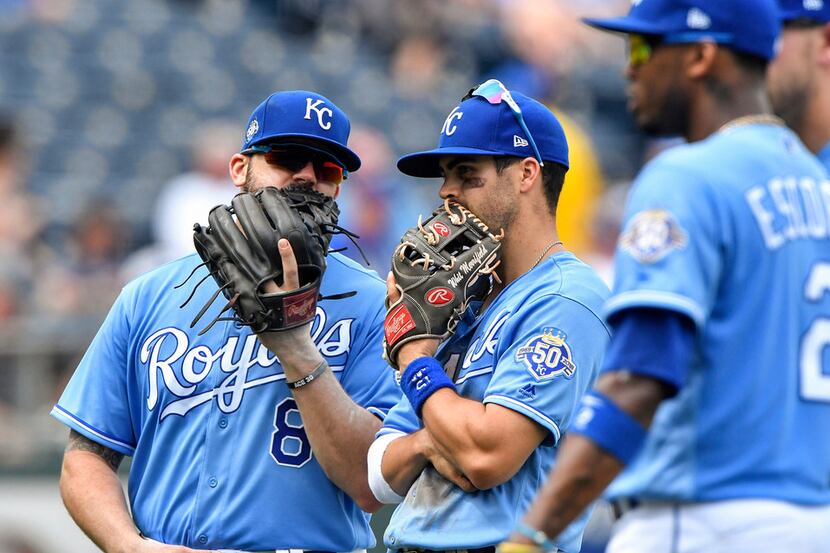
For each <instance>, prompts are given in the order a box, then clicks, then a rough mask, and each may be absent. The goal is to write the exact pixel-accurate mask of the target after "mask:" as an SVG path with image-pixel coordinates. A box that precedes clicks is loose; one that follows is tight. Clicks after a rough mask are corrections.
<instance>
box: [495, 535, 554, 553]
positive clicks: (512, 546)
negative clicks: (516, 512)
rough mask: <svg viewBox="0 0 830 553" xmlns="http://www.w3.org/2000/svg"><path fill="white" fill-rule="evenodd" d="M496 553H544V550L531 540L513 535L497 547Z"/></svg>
mask: <svg viewBox="0 0 830 553" xmlns="http://www.w3.org/2000/svg"><path fill="white" fill-rule="evenodd" d="M496 553H544V552H543V551H542V548H541V547H539V546H538V545H536V544H534V543H533V542H532V541H530V539H528V538H526V537H525V536H521V535H519V534H513V535H512V536H510V539H508V540H507V541H503V542H501V543H500V544H499V545H497V546H496Z"/></svg>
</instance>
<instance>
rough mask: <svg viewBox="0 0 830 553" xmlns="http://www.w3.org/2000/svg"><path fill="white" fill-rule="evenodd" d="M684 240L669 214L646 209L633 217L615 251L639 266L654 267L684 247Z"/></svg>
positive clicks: (682, 233)
mask: <svg viewBox="0 0 830 553" xmlns="http://www.w3.org/2000/svg"><path fill="white" fill-rule="evenodd" d="M687 242H688V237H687V234H686V232H685V231H684V230H683V229H682V228H680V225H679V224H678V222H677V220H676V219H675V218H674V215H672V214H671V212H669V211H666V210H665V209H649V210H647V211H641V212H640V213H638V214H637V215H635V216H634V217H633V218H632V219H631V221H630V222H629V224H628V226H627V227H626V230H625V232H623V233H622V234H621V235H620V241H619V247H620V249H621V250H622V251H624V252H626V253H628V254H629V255H631V257H633V258H634V259H636V260H637V261H639V262H640V263H655V262H657V261H659V260H661V259H663V258H664V257H666V255H668V254H669V252H671V251H672V250H675V249H683V248H685V247H686V243H687Z"/></svg>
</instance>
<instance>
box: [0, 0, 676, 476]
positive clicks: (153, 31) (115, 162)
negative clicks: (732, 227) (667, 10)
mask: <svg viewBox="0 0 830 553" xmlns="http://www.w3.org/2000/svg"><path fill="white" fill-rule="evenodd" d="M628 4H629V1H628V0H559V1H556V0H419V1H412V0H247V1H246V0H135V1H130V2H124V1H116V0H0V443H2V447H0V472H12V473H20V472H41V473H46V472H55V473H56V471H57V467H58V465H59V462H60V453H61V451H62V448H63V445H64V443H65V438H66V430H65V428H63V427H61V426H60V425H58V424H56V423H54V422H53V421H51V420H50V419H49V418H48V417H47V413H48V411H49V408H50V406H51V405H52V403H53V402H54V401H55V399H56V398H57V396H58V394H59V392H60V390H61V389H62V387H63V385H64V383H65V381H66V379H68V377H69V376H70V375H71V372H72V371H73V369H74V367H75V364H76V363H77V361H78V358H79V355H80V354H81V353H82V352H83V351H84V349H85V348H86V346H87V345H88V343H89V340H90V339H91V337H92V335H93V334H94V332H95V330H96V329H97V327H98V325H99V324H100V322H101V320H102V319H103V317H104V316H105V314H106V312H107V310H108V308H109V306H110V305H111V303H112V301H113V300H114V298H115V296H116V295H117V294H118V292H119V290H120V288H121V286H123V284H124V283H125V282H126V281H127V280H129V279H131V278H133V277H135V276H137V275H139V274H141V273H142V272H144V271H147V270H149V269H151V268H153V267H155V266H157V265H159V264H161V263H164V262H166V261H169V260H171V259H174V258H176V257H179V256H181V255H187V254H189V253H191V252H192V251H193V247H192V241H191V232H192V226H193V223H194V222H197V221H198V222H205V221H206V218H207V213H208V211H209V210H210V208H211V207H213V206H214V205H216V204H219V203H227V202H229V200H230V199H231V197H232V196H233V195H234V193H235V189H234V187H233V186H232V184H231V183H230V181H229V179H228V174H227V162H228V158H229V157H230V156H231V154H233V153H234V152H236V151H238V149H239V147H240V144H241V141H242V136H243V132H244V124H245V121H246V120H247V117H248V115H249V114H250V112H251V110H252V109H253V108H254V106H255V105H256V104H258V103H259V102H260V101H262V100H263V99H264V98H265V97H266V96H267V95H268V94H270V93H271V92H272V91H274V90H287V89H298V88H300V89H309V90H314V91H317V92H320V93H321V94H323V95H326V96H328V97H329V98H331V99H332V100H333V101H335V102H336V103H337V104H338V105H339V106H340V107H342V108H343V109H344V110H345V111H346V113H347V114H348V115H349V116H350V118H351V120H352V124H353V131H352V137H351V140H350V144H351V146H352V147H353V149H355V150H356V151H357V152H358V153H359V154H360V156H361V158H362V160H363V166H362V168H361V170H360V171H358V172H356V173H354V174H352V175H350V176H349V178H348V180H347V181H346V182H345V183H344V186H343V193H342V195H341V197H340V200H339V203H340V205H341V209H342V211H343V217H342V221H341V222H342V224H343V225H344V226H345V227H346V228H348V229H350V230H352V231H353V232H355V233H356V234H358V235H360V237H361V239H360V245H361V247H362V248H363V250H364V252H365V254H366V258H367V259H368V262H369V263H370V267H372V268H374V269H376V270H377V271H378V272H379V273H381V274H385V273H386V271H387V267H388V264H389V262H388V257H389V255H390V253H391V251H392V249H393V247H394V245H395V244H397V242H398V241H399V239H400V236H401V234H402V233H403V231H404V229H405V228H407V227H408V226H410V225H412V224H413V223H414V222H415V221H416V220H417V217H418V214H419V213H424V214H426V213H428V212H429V211H431V209H432V208H433V207H434V206H435V205H436V204H437V189H438V184H439V183H438V182H431V181H418V180H413V179H408V178H406V177H404V176H402V175H400V174H399V173H398V172H397V170H396V169H395V160H396V158H397V156H399V155H400V154H402V153H405V152H408V151H414V150H418V149H423V148H426V147H432V146H433V145H434V144H435V143H436V142H437V139H438V131H439V129H440V128H441V124H442V122H443V120H444V118H445V117H446V115H447V113H448V112H449V111H450V109H452V107H454V106H455V105H456V104H457V102H458V101H459V100H460V98H461V97H462V96H463V95H464V94H465V93H466V92H467V91H468V90H469V89H470V88H471V87H473V86H474V85H475V84H477V83H479V82H482V81H484V80H486V79H487V78H491V77H495V78H499V79H501V80H502V81H503V82H504V83H505V84H506V85H507V87H508V88H511V89H513V90H517V91H521V92H524V93H526V94H528V95H531V96H534V97H536V98H539V99H540V100H543V101H545V102H547V103H548V104H549V105H550V106H552V107H553V108H554V109H555V110H556V111H557V113H559V114H560V115H561V117H562V119H563V122H564V124H565V127H566V132H567V134H568V136H569V140H570V143H571V158H572V169H571V171H570V173H569V174H568V178H567V181H566V186H565V191H564V193H563V198H562V201H561V203H560V209H559V226H560V234H561V235H562V238H563V240H564V241H565V243H566V245H567V246H568V247H569V249H571V250H573V251H575V252H576V253H577V254H578V255H579V256H581V257H582V258H583V259H585V260H586V261H588V262H590V263H592V264H594V265H595V266H596V267H597V268H598V269H599V270H600V272H601V273H602V274H603V275H605V276H606V278H609V279H610V271H611V269H610V256H611V254H612V252H613V247H614V243H615V240H616V235H617V231H618V228H617V227H618V225H619V218H620V212H621V209H622V205H623V201H624V193H625V188H626V184H627V183H628V182H629V181H630V179H631V178H632V177H633V175H634V174H635V172H636V171H637V169H638V168H639V167H640V166H641V165H642V162H643V160H644V158H645V157H646V156H648V155H649V151H650V148H652V147H659V145H657V146H655V145H654V144H653V143H646V142H644V141H643V138H642V136H641V135H640V133H639V132H638V131H637V130H636V129H635V128H634V126H633V123H632V122H631V119H630V117H629V116H628V114H627V113H626V109H625V104H626V100H625V93H624V90H625V83H624V78H623V74H622V70H623V65H624V43H623V41H622V40H619V39H615V38H614V37H609V36H607V35H604V34H602V33H598V32H595V31H592V30H590V29H589V28H587V27H585V26H584V25H583V24H582V23H580V21H579V17H580V16H583V15H588V14H591V15H598V14H610V13H614V14H619V13H624V12H625V11H626V10H627V8H628ZM335 245H337V244H335ZM340 246H343V247H346V246H349V245H348V244H340ZM349 254H350V255H352V256H353V257H355V259H357V260H359V261H361V262H364V261H363V260H362V258H361V256H360V255H359V254H358V253H357V252H355V251H354V248H353V247H351V248H350V249H349Z"/></svg>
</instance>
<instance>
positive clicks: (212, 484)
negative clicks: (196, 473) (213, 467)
mask: <svg viewBox="0 0 830 553" xmlns="http://www.w3.org/2000/svg"><path fill="white" fill-rule="evenodd" d="M218 485H219V480H217V479H216V477H215V476H211V477H210V479H209V480H208V486H210V487H211V488H215V487H216V486H218Z"/></svg>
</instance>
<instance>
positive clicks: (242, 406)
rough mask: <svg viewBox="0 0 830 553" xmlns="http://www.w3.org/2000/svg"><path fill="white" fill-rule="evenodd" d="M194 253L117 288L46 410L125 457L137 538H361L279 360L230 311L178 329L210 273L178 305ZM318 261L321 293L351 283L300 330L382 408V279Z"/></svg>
mask: <svg viewBox="0 0 830 553" xmlns="http://www.w3.org/2000/svg"><path fill="white" fill-rule="evenodd" d="M199 261H200V260H199V259H198V257H196V256H195V255H193V256H189V257H186V258H183V259H181V260H178V261H175V262H173V263H170V264H168V265H165V266H164V267H161V268H160V269H157V270H155V271H153V272H151V273H148V274H147V275H144V276H143V277H141V278H139V279H137V280H136V281H133V282H132V283H130V284H129V285H127V286H126V287H125V288H124V290H123V292H122V294H121V295H120V297H119V298H118V300H117V301H116V303H115V305H114V306H113V308H112V310H111V311H110V313H109V315H108V317H107V319H106V321H105V323H104V324H103V326H102V327H101V329H100V331H99V333H98V335H97V336H96V337H95V339H94V341H93V342H92V345H91V346H90V348H89V350H88V351H87V353H86V355H85V356H84V358H83V360H82V361H81V363H80V365H79V366H78V369H77V371H76V372H75V374H74V376H73V377H72V380H71V381H70V382H69V385H68V386H67V388H66V391H65V392H64V393H63V395H62V396H61V398H60V401H59V402H58V404H57V405H56V406H55V407H54V409H53V411H52V415H53V416H54V417H56V418H57V419H58V420H60V421H61V422H63V423H64V424H66V425H68V426H69V427H71V428H73V429H74V430H76V431H78V432H80V433H81V434H83V435H85V436H86V437H88V438H90V439H92V440H94V441H96V442H99V443H101V444H103V445H105V446H107V447H109V448H112V449H114V450H115V451H118V452H120V453H123V454H125V455H132V456H133V461H132V467H131V470H130V478H129V500H130V506H131V508H132V512H133V516H134V519H135V522H136V525H137V526H138V528H139V529H140V530H141V532H142V533H143V534H144V535H145V536H147V537H149V538H152V539H156V540H158V541H162V542H165V543H176V544H182V545H186V546H189V547H193V548H197V549H205V548H219V547H221V548H224V549H239V550H248V551H260V550H264V549H287V548H302V549H315V550H323V551H351V550H353V549H358V548H366V547H371V546H372V545H373V544H374V538H373V536H372V533H371V530H370V528H369V525H368V515H366V514H365V513H363V512H362V511H361V510H360V509H359V508H358V507H357V505H356V504H355V503H354V502H353V501H352V500H351V498H349V497H348V496H347V495H346V494H345V493H343V492H342V491H341V490H339V489H338V488H337V487H336V486H335V485H334V484H332V483H331V482H330V481H329V480H328V479H327V478H326V475H325V474H324V473H323V470H322V469H321V467H320V465H319V464H318V463H317V461H316V460H315V457H314V453H313V451H312V450H311V446H310V444H309V441H308V438H307V437H306V434H305V431H304V429H303V424H302V419H301V418H300V413H299V411H298V409H297V406H296V403H295V402H294V400H293V398H292V396H291V393H290V392H289V390H288V387H287V386H286V384H285V376H284V375H283V373H282V369H281V367H280V364H279V360H278V359H276V357H275V356H274V355H273V354H272V353H271V352H269V351H268V350H267V349H266V348H265V347H263V346H262V345H261V343H260V342H259V340H258V339H257V338H256V336H254V335H252V334H251V332H250V330H249V329H248V328H246V327H241V326H239V325H237V324H235V323H232V322H228V323H224V324H217V325H215V326H214V327H213V328H212V329H211V330H209V331H208V332H207V333H205V334H204V335H203V336H197V333H198V332H199V331H200V330H201V328H202V326H197V327H196V328H193V329H191V328H190V321H191V320H192V319H193V317H194V315H195V314H196V312H198V310H199V308H200V307H201V306H202V305H203V304H204V303H205V302H206V301H207V300H208V298H209V297H210V296H211V295H212V294H213V293H214V292H215V291H216V286H215V285H214V283H213V281H212V280H210V279H209V280H208V281H207V282H205V283H204V284H203V285H202V286H201V287H200V288H199V289H198V290H197V292H196V297H194V298H193V299H192V300H191V301H190V303H189V304H188V306H187V307H186V308H184V309H180V308H179V305H180V304H182V303H183V302H184V300H185V299H186V298H187V296H188V294H189V293H190V290H191V289H192V287H189V286H185V287H182V288H180V289H178V290H174V289H173V286H174V285H176V284H178V283H180V282H182V281H183V280H184V279H185V278H186V277H187V275H188V274H189V273H190V272H191V270H192V269H193V268H194V267H195V266H196V265H197V264H198V263H199ZM327 261H328V269H327V270H326V273H325V276H324V278H323V283H322V290H321V292H322V294H324V295H329V294H336V293H341V292H349V291H356V292H357V294H356V295H355V296H353V297H351V298H347V299H343V300H328V301H325V300H324V301H321V302H320V303H319V304H318V306H317V314H316V318H315V320H314V322H313V325H312V328H311V334H312V337H313V339H314V341H315V343H316V344H317V347H318V348H319V350H320V352H321V353H322V355H323V356H324V358H325V359H326V361H327V362H328V363H329V365H330V366H331V369H332V371H333V373H334V375H335V376H336V377H337V378H338V380H339V381H340V383H341V385H342V386H343V388H344V389H345V391H346V393H347V394H348V395H349V396H350V397H351V398H352V399H353V400H354V401H355V402H356V403H358V404H359V405H361V406H363V407H365V408H366V409H368V410H369V411H370V412H372V413H374V414H376V415H377V416H378V417H380V418H383V417H384V416H385V414H386V412H387V411H388V410H389V409H390V408H391V407H392V406H393V405H394V404H395V402H396V401H397V399H398V397H399V396H400V389H399V388H398V386H397V385H396V384H395V381H394V373H393V371H391V370H389V367H388V366H387V365H386V364H385V363H384V362H383V361H382V357H381V340H382V323H383V317H384V314H385V309H384V306H383V298H384V296H385V287H384V284H383V282H382V281H381V280H380V279H379V278H377V276H376V275H374V274H373V273H369V272H368V271H366V270H364V269H363V268H361V267H360V266H359V265H357V264H356V263H353V262H352V261H350V260H348V259H347V258H345V257H342V256H340V255H339V254H331V255H329V256H328V258H327ZM205 275H206V271H205V269H200V270H199V271H198V272H197V273H196V274H195V275H194V276H193V279H195V280H193V282H194V283H195V281H196V280H198V279H199V278H201V277H203V276H205ZM224 303H225V302H224V300H222V299H220V300H217V301H216V302H215V305H214V306H213V307H212V308H211V310H210V311H209V312H208V313H206V314H205V317H203V320H206V321H210V320H211V319H212V318H213V317H214V316H215V315H217V314H218V311H219V309H221V307H222V305H223V304H224Z"/></svg>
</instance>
